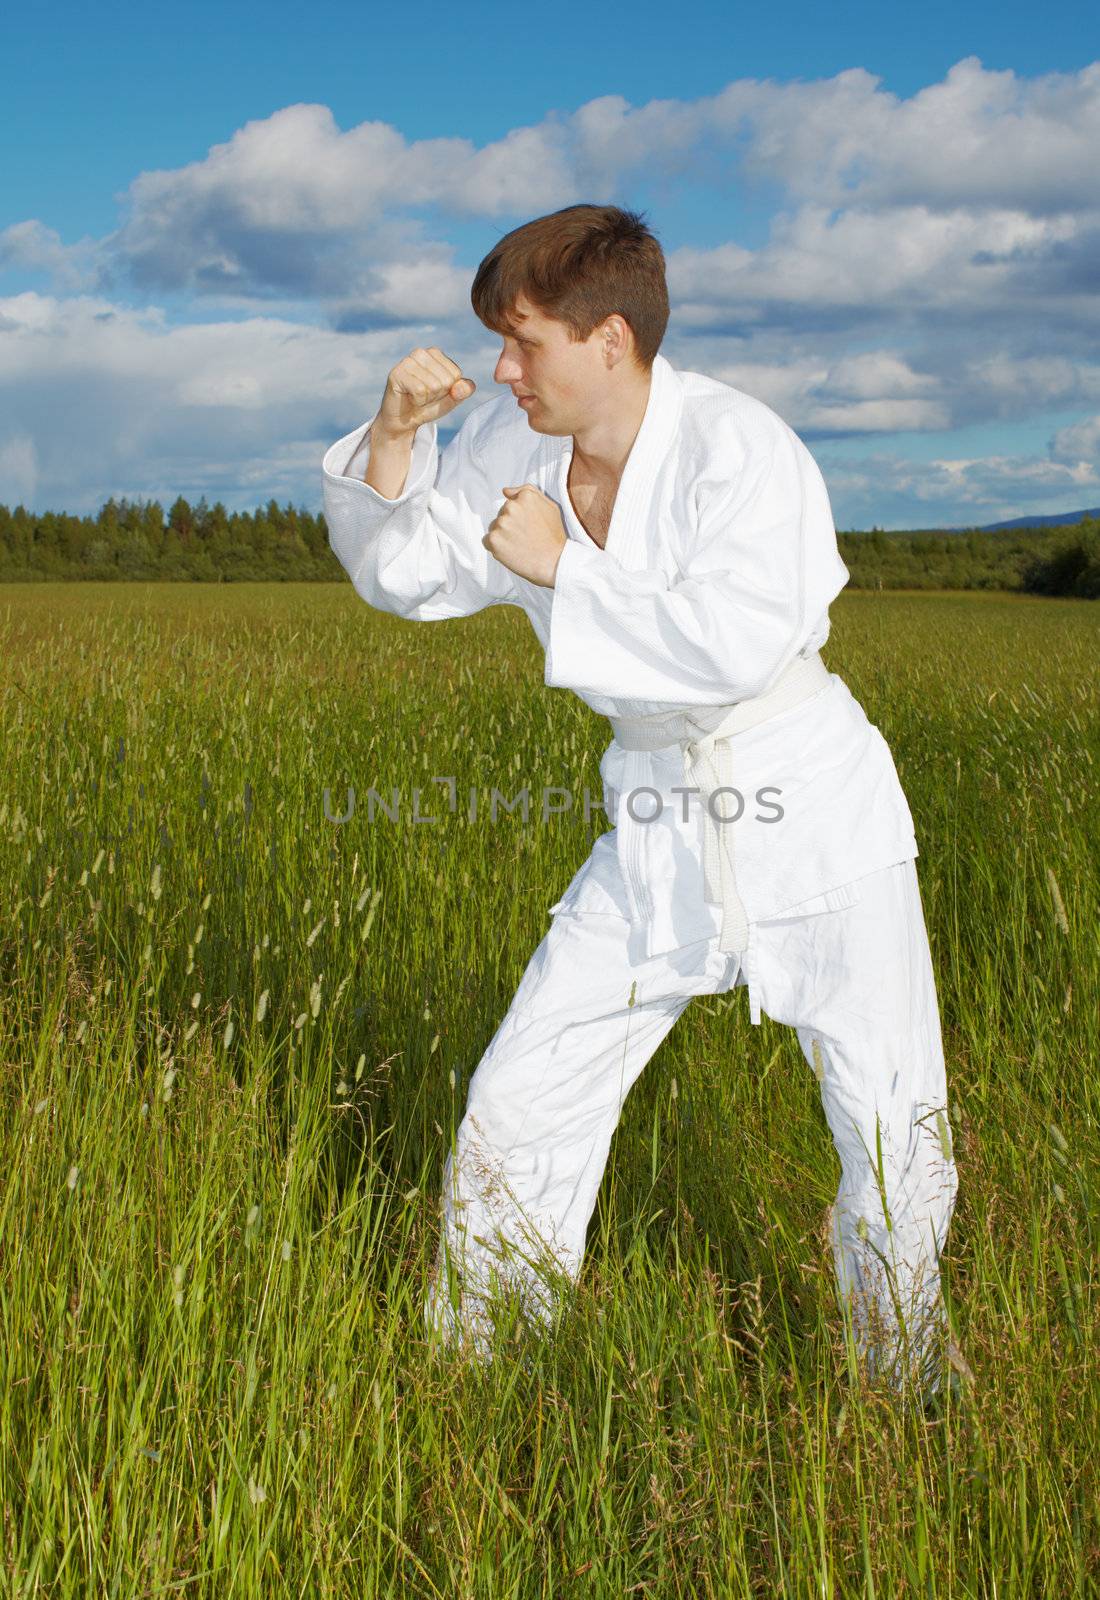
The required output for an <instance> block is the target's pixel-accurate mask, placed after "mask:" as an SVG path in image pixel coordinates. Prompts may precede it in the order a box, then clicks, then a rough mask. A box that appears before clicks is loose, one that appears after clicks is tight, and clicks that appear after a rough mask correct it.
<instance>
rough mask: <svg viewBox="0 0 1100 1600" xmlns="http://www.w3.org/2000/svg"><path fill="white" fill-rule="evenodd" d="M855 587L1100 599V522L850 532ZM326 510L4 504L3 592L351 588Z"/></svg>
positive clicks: (0, 524) (843, 540)
mask: <svg viewBox="0 0 1100 1600" xmlns="http://www.w3.org/2000/svg"><path fill="white" fill-rule="evenodd" d="M837 539H838V543H839V546H840V554H841V557H842V559H843V561H844V564H845V566H846V567H847V568H848V570H849V572H850V573H851V582H850V583H849V585H848V587H849V588H852V589H1003V590H1014V591H1017V592H1022V593H1030V594H1047V595H1073V596H1077V597H1079V598H1082V599H1096V598H1097V597H1100V521H1097V520H1096V519H1094V518H1086V519H1085V520H1084V521H1082V522H1080V523H1078V524H1076V526H1072V527H1058V528H1006V529H1002V530H999V531H997V532H981V531H980V530H975V531H973V532H969V533H968V532H953V533H937V532H914V533H884V532H882V531H881V530H880V529H877V528H876V529H873V530H872V531H871V532H870V533H839V534H838V535H837ZM344 576H345V574H344V569H343V567H341V565H340V563H339V562H338V561H337V559H336V557H335V556H334V555H333V553H332V550H331V549H330V547H329V542H328V530H327V527H326V524H325V519H324V517H323V516H322V515H321V514H320V513H319V512H310V511H302V510H299V509H297V508H296V507H295V506H293V505H289V504H288V505H286V506H279V505H277V504H276V503H275V501H274V500H269V501H268V503H267V505H266V506H265V507H263V508H258V509H257V510H255V511H227V510H226V509H225V507H224V506H223V505H222V504H221V503H220V501H219V502H215V504H214V505H208V504H207V502H206V500H205V499H202V500H200V501H199V502H198V504H197V505H194V506H192V505H189V504H188V502H187V501H186V500H184V499H183V498H182V496H181V497H179V498H178V499H177V500H175V501H174V502H173V503H172V505H171V506H170V507H169V509H168V513H167V515H165V512H164V508H163V507H162V506H161V504H160V503H159V501H156V500H153V501H130V500H124V499H123V500H114V499H111V500H108V501H107V503H106V505H104V506H102V507H101V508H100V510H99V511H98V512H97V514H96V515H95V516H84V517H74V516H68V515H66V514H65V513H64V512H60V511H47V512H43V513H42V514H41V515H37V514H35V513H34V512H31V511H27V510H26V509H25V508H24V507H23V506H16V508H15V510H14V511H11V510H9V509H8V507H7V506H0V582H4V583H18V582H29V581H33V582H41V581H42V580H43V579H47V580H48V579H58V580H64V581H71V580H73V579H77V578H93V579H97V580H99V581H100V582H103V581H107V582H111V581H115V582H134V581H137V580H141V579H154V580H159V581H161V582H165V581H167V582H179V583H195V582H205V583H241V582H262V581H267V582H271V581H276V582H283V583H287V582H296V583H301V582H333V581H337V582H338V581H340V580H342V579H343V578H344Z"/></svg>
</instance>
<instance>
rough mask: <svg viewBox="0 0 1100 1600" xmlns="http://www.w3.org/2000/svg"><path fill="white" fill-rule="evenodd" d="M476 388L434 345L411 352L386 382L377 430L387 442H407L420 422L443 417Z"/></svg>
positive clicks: (471, 380)
mask: <svg viewBox="0 0 1100 1600" xmlns="http://www.w3.org/2000/svg"><path fill="white" fill-rule="evenodd" d="M476 388H477V385H476V384H475V383H474V381H473V379H472V378H464V377H463V376H462V372H461V369H460V368H459V367H458V366H456V365H455V363H454V362H453V361H452V360H451V359H450V357H449V356H445V355H444V354H443V352H442V350H440V349H438V348H437V346H436V345H434V344H433V345H429V347H428V349H427V350H419V349H418V350H413V351H412V353H411V354H410V355H407V356H406V357H405V358H404V360H402V361H399V362H398V363H397V365H396V367H394V369H393V371H392V372H391V373H390V375H389V377H388V378H387V379H386V392H385V394H384V395H383V396H382V404H381V406H380V407H379V411H378V420H377V422H376V424H375V426H376V428H377V431H378V432H379V433H381V434H383V435H384V436H385V437H386V438H387V439H401V438H409V439H411V437H412V435H413V434H414V433H415V432H416V430H417V428H419V427H420V425H421V423H423V422H436V421H438V419H439V418H440V417H445V416H446V415H447V413H448V412H449V411H453V410H454V408H455V406H460V405H461V404H462V402H463V400H468V399H469V398H470V396H471V395H472V394H473V392H474V390H475V389H476Z"/></svg>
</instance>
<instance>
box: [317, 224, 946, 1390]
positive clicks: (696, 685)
mask: <svg viewBox="0 0 1100 1600" xmlns="http://www.w3.org/2000/svg"><path fill="white" fill-rule="evenodd" d="M471 298H472V302H473V307H474V310H475V312H476V313H477V315H478V316H479V318H480V319H481V321H482V322H483V323H484V324H485V325H486V326H487V327H490V328H492V329H493V330H494V331H496V332H497V333H499V334H500V335H501V336H502V338H503V348H502V350H501V354H500V358H499V360H498V362H497V365H496V370H495V373H494V378H495V380H496V381H497V382H498V383H502V384H505V385H506V386H507V389H508V391H509V392H508V393H507V394H504V395H502V396H499V397H497V398H496V399H494V400H492V401H490V402H488V403H487V404H483V405H481V406H480V407H478V408H477V409H476V410H475V411H473V412H472V414H470V415H469V416H467V418H466V419H465V421H464V422H463V424H462V426H461V427H460V428H459V429H458V432H457V433H456V435H455V437H454V438H453V440H452V441H451V442H450V444H449V445H448V446H447V448H446V450H444V451H443V452H442V453H440V452H439V450H438V445H437V436H436V424H437V422H438V420H439V419H440V418H442V417H443V416H445V415H447V414H448V413H449V412H450V411H452V410H453V409H454V408H455V407H456V406H457V405H460V404H461V403H462V401H463V400H466V399H468V398H469V397H470V395H471V394H472V393H473V392H474V389H475V385H474V384H473V383H472V382H471V380H470V379H468V378H465V377H464V376H463V375H462V373H461V371H460V369H459V367H458V366H457V365H456V363H455V362H454V361H452V360H451V359H450V358H449V357H448V356H446V355H445V354H444V353H443V351H442V350H440V349H438V348H437V347H435V346H432V347H430V348H428V349H417V350H414V351H413V352H412V353H411V354H410V355H408V356H407V357H405V359H404V360H403V361H401V362H399V363H398V365H397V366H396V367H395V368H394V369H393V371H392V372H391V373H390V374H389V378H388V381H387V384H386V389H385V393H384V395H383V397H382V402H381V405H380V407H379V409H378V411H377V412H376V413H375V415H374V417H373V418H372V419H371V421H370V422H369V423H368V424H367V425H366V427H365V428H359V429H358V430H356V432H355V433H352V434H348V435H347V436H346V437H345V438H343V439H341V440H339V441H338V442H337V443H336V444H334V445H333V446H332V448H331V449H330V450H329V451H328V452H327V453H326V455H325V458H324V463H323V478H324V497H325V513H326V517H327V519H328V526H329V539H330V542H331V544H332V548H333V550H334V551H335V552H336V554H337V556H338V557H339V559H340V561H341V562H342V564H343V565H344V567H345V568H346V570H347V572H348V574H349V576H350V577H351V580H352V583H353V584H354V586H355V588H356V590H357V592H358V593H359V594H360V595H361V596H362V598H363V599H364V600H366V601H367V602H369V604H371V605H373V606H376V607H378V608H380V609H381V610H385V611H389V612H393V613H395V614H397V615H398V616H403V617H410V618H413V619H416V620H420V621H434V620H439V619H442V618H446V617H459V616H466V615H469V614H470V613H472V612H475V611H478V610H481V609H482V608H483V607H485V606H488V605H515V606H520V607H522V609H523V610H524V611H525V612H526V613H527V615H528V617H529V618H530V620H531V624H532V626H533V627H534V629H535V632H536V634H537V636H538V638H539V640H540V641H541V643H542V644H543V645H544V646H545V649H546V669H545V682H546V683H547V684H548V685H550V686H552V687H562V688H570V689H572V690H574V691H575V692H576V693H577V694H579V695H580V696H581V698H582V699H583V700H584V701H585V702H586V703H587V704H588V705H589V706H591V707H593V708H594V709H595V710H596V711H598V712H600V713H601V714H604V715H606V716H607V717H608V718H609V719H610V721H611V726H612V730H613V733H614V735H615V737H614V738H613V739H612V742H611V744H610V745H609V746H608V748H607V750H606V751H605V753H604V756H603V759H602V761H601V764H600V771H601V776H602V778H603V780H604V785H605V793H607V792H608V791H610V796H609V801H610V803H609V807H608V809H609V811H610V812H612V813H613V814H614V817H615V821H616V826H615V827H614V828H613V829H612V830H611V831H609V832H605V833H604V834H602V835H601V836H600V837H599V838H598V839H597V841H596V843H595V846H594V847H593V850H592V853H591V855H590V856H589V858H588V860H587V861H586V862H585V864H584V866H583V867H582V868H581V870H580V871H579V872H578V873H577V874H576V876H575V878H574V879H573V881H572V883H570V885H569V886H568V888H567V889H566V892H565V894H564V896H563V897H562V898H561V899H560V900H559V901H558V902H557V903H556V904H555V905H553V906H551V907H550V915H551V924H550V928H549V931H548V932H547V934H546V935H545V937H544V938H543V939H542V941H541V943H540V944H539V946H538V948H537V949H536V950H535V952H534V954H533V955H532V957H531V959H530V962H529V964H528V966H527V969H526V971H525V973H524V975H523V978H522V980H521V982H520V985H519V988H518V990H517V991H516V994H515V997H514V999H513V1001H512V1004H511V1006H510V1008H509V1010H508V1013H507V1015H506V1016H505V1018H504V1020H503V1021H502V1023H501V1024H500V1027H499V1028H498V1030H497V1032H496V1034H495V1035H494V1037H493V1039H492V1040H491V1042H490V1044H489V1046H488V1049H487V1050H486V1052H485V1054H484V1056H483V1057H482V1059H481V1061H480V1063H479V1065H478V1067H477V1070H476V1071H475V1073H474V1075H473V1077H472V1079H471V1083H470V1088H469V1096H468V1100H467V1106H466V1112H465V1115H464V1117H463V1120H462V1123H461V1125H460V1127H459V1129H458V1132H457V1136H456V1140H455V1144H454V1148H453V1149H452V1150H451V1152H450V1153H449V1155H448V1157H447V1160H446V1164H445V1169H444V1193H443V1203H442V1234H441V1239H440V1246H439V1258H438V1262H437V1267H436V1274H435V1277H434V1280H433V1283H432V1286H431V1289H430V1291H429V1294H428V1296H427V1300H426V1303H425V1316H426V1320H427V1323H428V1326H429V1328H430V1329H435V1330H438V1331H439V1332H441V1333H442V1334H443V1335H444V1336H445V1337H452V1336H459V1335H468V1336H469V1337H470V1338H471V1339H472V1341H473V1343H474V1346H475V1348H476V1349H477V1350H478V1351H480V1352H481V1353H483V1354H488V1352H489V1334H490V1331H491V1327H492V1298H493V1295H494V1293H496V1292H498V1291H499V1290H501V1289H502V1288H508V1289H512V1290H516V1291H518V1292H519V1294H520V1295H521V1297H522V1298H523V1299H524V1300H525V1302H526V1303H527V1304H528V1305H529V1306H530V1307H531V1309H533V1310H534V1311H535V1312H536V1313H537V1314H539V1315H541V1316H543V1317H549V1315H550V1313H551V1312H552V1310H553V1308H554V1306H555V1305H556V1304H557V1303H558V1301H559V1296H558V1294H557V1288H558V1287H560V1286H561V1285H562V1283H563V1282H566V1283H567V1282H568V1281H570V1280H572V1279H575V1278H576V1276H577V1274H578V1273H579V1271H580V1266H581V1260H582V1257H583V1254H584V1249H585V1231H586V1227H587V1224H588V1221H589V1219H590V1217H591V1214H592V1211H593V1209H594V1207H595V1202H596V1194H597V1190H598V1187H599V1183H600V1179H601V1175H602V1173H603V1170H604V1166H605V1163H606V1159H607V1155H608V1150H609V1146H610V1140H611V1136H612V1133H613V1131H614V1128H615V1126H616V1124H617V1121H618V1118H619V1114H620V1110H621V1107H622V1103H623V1100H624V1098H625V1096H626V1094H627V1091H628V1090H629V1088H630V1086H631V1084H632V1083H633V1082H634V1080H635V1079H636V1078H637V1076H638V1074H639V1073H640V1072H641V1070H642V1068H643V1067H644V1066H645V1064H646V1062H647V1061H648V1060H649V1058H650V1057H651V1056H652V1054H653V1052H654V1050H655V1049H656V1048H657V1046H658V1045H659V1043H660V1042H661V1040H662V1039H663V1038H664V1037H665V1035H666V1034H667V1033H668V1032H669V1030H670V1029H671V1027H672V1025H673V1023H674V1022H675V1021H676V1018H677V1017H678V1016H679V1014H680V1012H681V1011H682V1010H683V1009H684V1007H685V1006H686V1005H687V1003H688V1001H689V999H690V998H691V996H692V995H696V994H712V993H716V992H721V991H725V990H729V989H731V988H732V987H734V986H735V984H744V985H745V986H747V988H748V991H749V1002H750V1017H751V1020H752V1022H753V1023H754V1024H757V1023H759V1021H760V1014H761V1010H762V1009H763V1010H766V1011H767V1013H768V1015H769V1016H770V1017H772V1018H774V1019H775V1020H776V1021H779V1022H784V1023H788V1024H790V1025H791V1026H792V1027H794V1028H795V1029H797V1033H798V1039H799V1043H800V1045H801V1048H802V1050H803V1053H804V1055H805V1057H806V1059H807V1061H808V1063H809V1064H810V1066H811V1067H812V1068H813V1070H814V1072H815V1074H816V1076H817V1078H818V1080H819V1082H820V1085H821V1094H822V1101H823V1106H824V1110H825V1115H826V1118H827V1120H828V1123H829V1127H830V1130H831V1132H832V1135H833V1138H834V1140H835V1143H836V1147H837V1150H838V1152H839V1155H840V1159H841V1164H842V1169H843V1170H842V1176H841V1182H840V1188H839V1191H838V1193H837V1197H836V1202H835V1205H834V1207H833V1215H832V1242H833V1253H834V1263H835V1269H836V1278H837V1284H838V1288H839V1290H840V1294H841V1299H842V1304H843V1306H844V1307H845V1309H846V1311H848V1312H849V1313H850V1315H851V1319H852V1320H851V1328H852V1332H853V1334H854V1336H855V1338H856V1340H857V1344H858V1349H859V1351H860V1353H861V1355H862V1356H863V1358H864V1359H865V1362H866V1365H867V1368H868V1370H869V1372H870V1374H871V1375H872V1376H876V1375H877V1374H879V1373H886V1374H887V1376H888V1381H890V1382H892V1383H894V1384H895V1385H900V1383H901V1381H902V1378H903V1375H904V1373H905V1372H906V1371H909V1372H911V1373H913V1375H915V1376H916V1377H917V1378H918V1381H922V1382H924V1383H925V1384H926V1387H927V1388H928V1389H929V1390H930V1391H935V1390H936V1389H937V1388H938V1386H939V1377H940V1372H941V1366H940V1354H941V1345H942V1341H941V1340H940V1339H939V1338H938V1337H936V1335H938V1334H940V1333H942V1331H943V1321H944V1319H943V1315H942V1312H943V1303H942V1297H941V1294H940V1278H939V1253H940V1250H941V1247H942V1245H943V1242H944V1238H945V1235H946V1232H947V1228H948V1224H949V1221H950V1217H951V1213H952V1210H953V1206H954V1200H955V1193H956V1188H957V1177H956V1173H955V1167H954V1163H953V1159H952V1152H951V1133H950V1127H949V1124H948V1119H947V1105H946V1083H945V1066H944V1057H943V1047H942V1040H941V1033H940V1019H939V1011H938V1007H937V1002H936V992H935V982H934V978H933V971H932V963H931V958H930V954H929V948H928V940H927V935H926V931H925V925H924V918H923V911H922V905H921V899H920V893H919V889H918V884H917V876H916V867H915V862H914V858H915V857H916V855H917V845H916V841H915V838H914V835H913V822H912V817H911V815H910V813H909V808H908V806H907V804H906V801H905V797H904V794H903V793H902V789H901V785H900V783H899V781H898V777H897V773H896V770H895V768H894V764H893V760H892V758H891V755H890V751H889V749H888V747H887V745H886V742H885V740H884V739H883V737H882V735H881V733H880V732H879V730H878V729H877V728H876V727H874V726H873V725H872V724H871V723H870V722H869V721H868V719H867V717H866V715H865V713H864V711H863V709H862V708H861V706H860V705H859V704H858V702H857V701H856V700H855V699H854V698H853V696H852V694H851V693H850V691H849V690H848V688H847V686H846V685H845V684H844V682H843V681H842V680H841V679H840V678H839V677H838V676H837V675H836V674H835V673H831V672H829V671H828V670H827V669H826V668H825V666H824V664H823V662H822V660H821V657H820V655H819V654H818V649H819V646H820V645H822V644H823V643H824V641H825V639H826V638H827V637H828V632H829V617H828V607H829V604H830V602H831V601H832V600H833V599H834V598H835V597H836V595H837V594H838V593H839V592H840V590H841V589H842V588H843V586H844V584H845V583H846V582H847V579H848V571H847V569H846V567H845V566H844V564H843V562H842V561H841V559H840V556H839V553H838V550H837V545H836V536H835V533H834V530H833V524H832V517H831V513H830V509H829V501H828V496H827V494H826V490H825V486H824V483H823V481H822V478H821V474H820V473H819V471H818V469H817V467H816V465H815V463H814V461H813V459H812V458H811V456H810V455H809V453H808V451H807V450H806V449H805V447H804V446H803V445H802V443H801V441H800V440H799V439H798V438H797V437H796V435H795V434H794V433H793V432H792V431H791V429H790V428H789V427H787V425H786V424H785V423H784V422H782V421H781V420H780V418H779V417H777V416H776V415H775V413H774V412H772V411H770V410H769V409H768V408H767V407H766V406H765V405H763V404H762V403H761V402H760V401H757V400H754V399H751V398H750V397H749V396H748V395H746V394H742V393H741V392H740V391H738V390H737V389H734V388H732V387H730V386H729V385H727V384H724V383H720V382H718V381H716V380H714V379H712V378H708V377H704V376H703V375H702V374H700V373H695V372H686V371H677V370H675V369H674V368H673V367H672V366H671V365H670V364H669V362H668V361H667V360H666V359H665V358H664V356H662V355H661V354H660V353H659V350H658V347H659V345H660V343H661V340H662V338H663V336H664V332H665V328H666V326H667V322H668V315H669V306H668V294H667V289H666V284H665V263H664V257H663V254H662V252H661V248H660V245H659V244H658V242H657V240H656V238H655V237H654V236H653V234H652V233H651V232H650V231H649V229H648V228H647V227H646V226H645V225H644V223H643V222H642V220H641V219H640V218H639V217H638V216H636V215H634V214H632V213H629V212H625V211H622V210H619V209H618V208H616V207H613V206H591V205H578V206H569V207H566V208H565V209H564V210H562V211H558V212H555V213H553V214H552V215H550V216H547V217H540V218H537V219H535V220H534V221H532V222H529V223H526V224H525V225H524V226H523V227H520V228H517V229H515V230H514V231H513V232H511V233H509V234H507V235H506V236H505V237H504V238H502V239H501V240H500V241H499V243H498V244H497V245H496V246H495V247H494V248H493V250H492V251H490V253H489V254H488V255H487V256H486V258H485V260H484V261H482V263H481V265H480V267H479V268H478V271H477V275H476V277H475V279H474V283H473V288H472V292H471ZM612 796H614V797H618V798H617V800H615V799H611V798H610V797H612Z"/></svg>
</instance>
